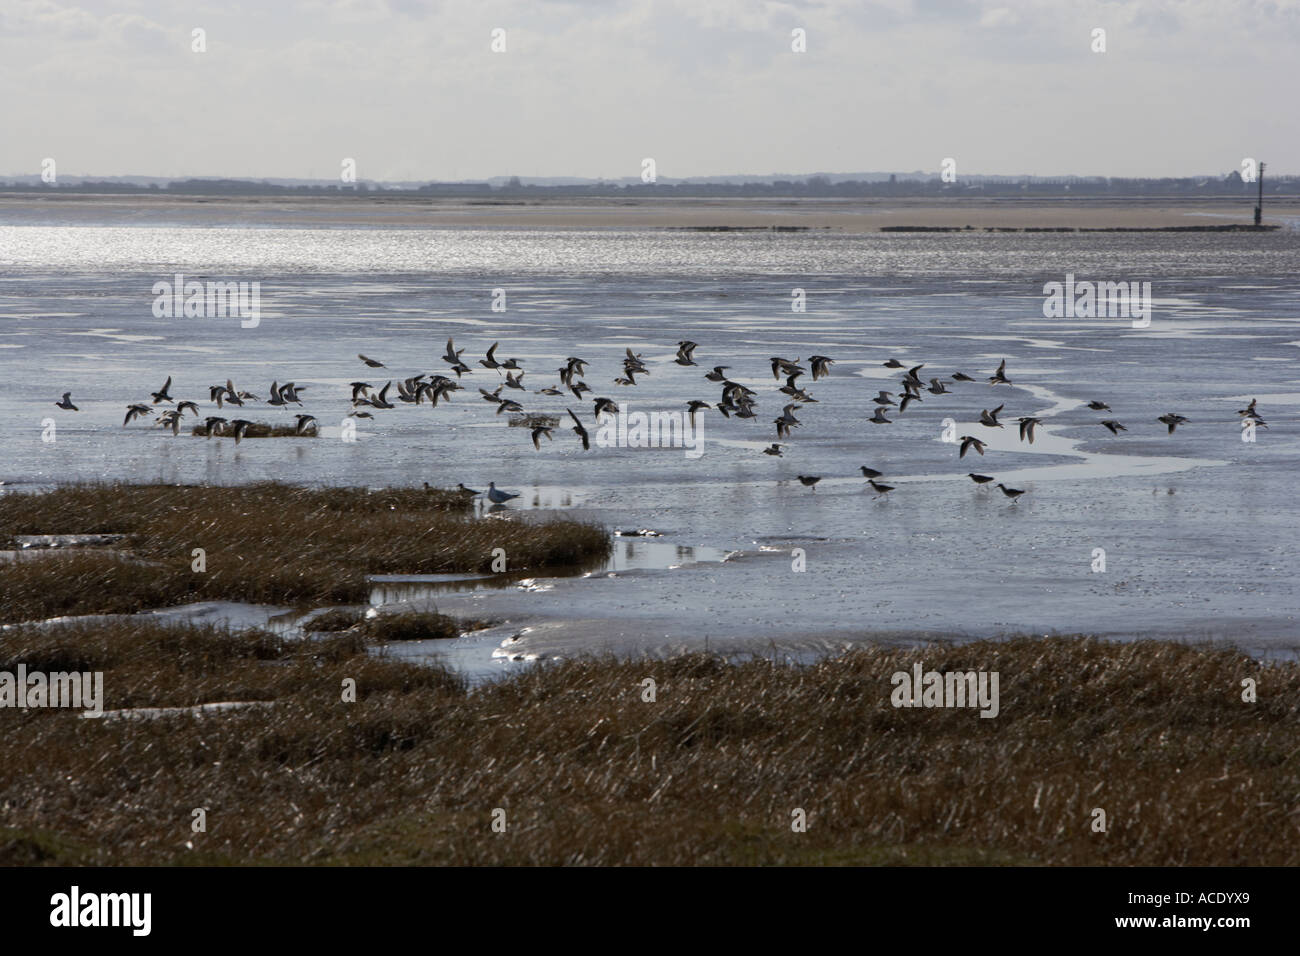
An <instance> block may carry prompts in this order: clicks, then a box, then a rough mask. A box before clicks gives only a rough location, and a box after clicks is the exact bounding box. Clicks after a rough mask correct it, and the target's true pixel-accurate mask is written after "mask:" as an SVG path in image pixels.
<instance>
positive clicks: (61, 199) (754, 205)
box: [0, 192, 1300, 233]
mask: <svg viewBox="0 0 1300 956" xmlns="http://www.w3.org/2000/svg"><path fill="white" fill-rule="evenodd" d="M1252 213H1253V206H1252V205H1250V204H1248V203H1243V202H1242V200H1241V199H1239V198H1222V199H1198V200H1195V201H1191V202H1178V201H1171V200H1169V199H1163V198H1147V199H1137V198H1135V199H1126V200H1114V199H1087V198H1078V199H1042V198H1033V199H1018V198H984V199H977V198H963V199H924V198H900V199H878V198H869V199H798V198H784V199H726V198H723V199H708V198H695V199H680V198H679V199H671V198H665V199H658V198H648V199H647V198H629V199H617V200H615V199H604V198H591V199H571V198H567V199H528V200H523V199H521V200H518V201H504V200H474V199H462V198H446V197H442V198H429V197H423V198H417V197H402V198H397V197H394V196H391V195H389V196H382V197H381V196H374V197H347V198H328V199H325V198H320V197H301V196H168V195H148V194H143V195H142V194H132V195H109V194H102V195H94V194H63V195H48V196H33V195H32V194H30V193H15V192H9V193H3V192H0V225H4V226H22V225H29V226H77V225H85V226H118V225H122V226H127V225H141V224H149V225H176V226H196V227H214V226H216V227H227V228H240V227H253V228H259V227H260V228H265V227H268V226H270V227H278V228H288V229H293V228H322V227H324V228H381V229H537V230H554V231H591V230H597V231H599V230H621V231H633V230H678V231H693V232H733V231H735V232H742V231H743V232H762V231H768V232H774V233H775V232H808V231H814V230H816V231H824V232H830V233H873V232H963V231H972V232H973V231H976V230H980V231H1021V232H1061V231H1076V232H1124V231H1142V232H1146V231H1161V232H1164V231H1187V232H1242V231H1245V232H1253V231H1256V230H1255V228H1254V227H1253V226H1252V225H1251V217H1252ZM1206 219H1210V220H1218V222H1211V223H1207V222H1206V221H1205V220H1206ZM1288 219H1289V220H1293V221H1294V220H1300V198H1292V197H1285V198H1277V199H1269V200H1266V205H1265V214H1264V223H1265V227H1277V226H1279V225H1280V224H1281V223H1283V222H1284V221H1286V220H1288Z"/></svg>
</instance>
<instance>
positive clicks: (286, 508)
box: [0, 483, 609, 621]
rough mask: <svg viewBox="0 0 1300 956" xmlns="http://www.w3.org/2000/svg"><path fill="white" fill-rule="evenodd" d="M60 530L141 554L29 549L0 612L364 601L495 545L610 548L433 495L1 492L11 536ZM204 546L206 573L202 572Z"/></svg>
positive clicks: (584, 530) (176, 489) (512, 549)
mask: <svg viewBox="0 0 1300 956" xmlns="http://www.w3.org/2000/svg"><path fill="white" fill-rule="evenodd" d="M62 533H123V534H126V535H127V536H128V538H127V548H128V550H129V552H130V556H129V558H126V557H123V556H122V555H119V554H114V553H111V552H102V551H101V552H88V551H87V552H69V553H67V554H59V555H48V554H47V555H40V556H26V555H20V556H19V558H18V559H17V560H15V561H13V562H9V563H7V564H4V565H0V595H3V601H2V603H0V620H6V621H16V620H30V619H35V618H43V617H49V616H52V615H56V614H89V613H100V612H107V611H118V610H135V609H138V608H140V607H151V606H161V605H168V604H179V603H184V602H187V601H195V600H219V599H224V600H242V601H252V602H258V603H269V604H290V605H302V604H309V603H318V604H319V603H331V604H348V603H358V602H361V601H364V600H366V599H367V597H368V596H369V586H368V585H367V583H366V576H367V575H369V574H434V573H441V572H482V571H490V570H491V565H492V560H493V549H494V548H504V549H505V551H506V554H507V556H508V559H509V562H510V567H511V568H512V569H515V570H525V569H530V568H538V569H540V568H545V567H555V566H563V565H569V564H574V563H579V562H582V561H585V560H592V559H596V558H600V557H603V556H604V555H606V554H607V553H608V550H609V538H608V536H607V535H606V533H605V531H604V529H602V528H600V527H599V526H596V525H593V524H588V523H584V522H578V521H570V520H565V519H553V520H549V521H526V520H492V521H483V520H476V519H474V518H473V517H472V515H471V514H470V506H469V504H468V503H467V502H466V500H465V499H464V498H463V497H462V496H461V495H459V494H458V493H455V492H448V491H441V490H436V489H435V490H431V491H424V490H414V489H388V490H383V491H376V492H368V491H366V490H365V489H358V488H331V489H310V488H299V487H294V486H291V485H284V484H278V483H264V484H254V485H242V486H238V487H185V486H174V485H98V486H96V485H75V486H68V487H64V488H59V489H57V490H54V491H50V492H47V493H43V494H9V495H5V496H3V497H0V540H5V539H11V538H12V536H14V535H21V534H62ZM196 548H201V549H203V550H204V552H205V560H206V571H204V572H195V571H193V570H192V569H191V568H192V562H193V560H194V555H193V551H194V549H196ZM133 559H134V560H133Z"/></svg>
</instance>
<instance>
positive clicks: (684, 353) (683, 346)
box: [674, 341, 699, 365]
mask: <svg viewBox="0 0 1300 956" xmlns="http://www.w3.org/2000/svg"><path fill="white" fill-rule="evenodd" d="M698 347H699V346H698V345H696V344H695V343H694V342H691V341H684V342H678V343H677V358H676V359H674V361H675V362H676V363H677V364H678V365H694V364H695V359H694V358H693V357H692V355H693V353H694V352H695V350H696V349H697V348H698Z"/></svg>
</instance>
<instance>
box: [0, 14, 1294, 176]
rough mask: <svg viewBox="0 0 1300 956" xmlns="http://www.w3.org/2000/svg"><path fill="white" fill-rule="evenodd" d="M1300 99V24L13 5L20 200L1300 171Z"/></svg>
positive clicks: (8, 152)
mask: <svg viewBox="0 0 1300 956" xmlns="http://www.w3.org/2000/svg"><path fill="white" fill-rule="evenodd" d="M796 29H798V30H802V31H804V35H805V37H806V51H805V52H795V51H794V50H793V49H792V45H793V44H794V42H795V40H794V38H793V35H792V31H794V30H796ZM1097 29H1101V30H1104V31H1105V51H1104V52H1096V51H1095V50H1094V47H1095V46H1096V45H1097V41H1096V39H1095V37H1094V31H1095V30H1097ZM195 30H201V31H203V34H202V36H203V40H204V45H205V50H204V51H203V52H198V51H196V50H195V49H194V46H195V39H194V37H195V33H194V31H195ZM496 30H501V31H504V34H503V35H502V34H497V37H498V40H497V45H498V46H500V45H501V38H502V37H503V39H504V50H503V51H500V52H497V51H494V50H493V49H492V46H493V31H496ZM1298 90H1300V0H1142V2H1129V0H1114V2H1095V0H1020V2H1017V0H990V2H981V0H879V2H876V0H822V2H802V0H789V2H763V0H604V2H598V0H527V2H520V0H511V2H506V0H473V2H471V0H446V2H439V0H427V2H425V0H222V2H219V3H184V2H180V0H123V2H116V3H104V2H97V0H81V2H75V0H66V2H65V0H0V175H23V174H39V173H40V172H41V168H42V162H43V161H44V160H46V159H53V160H54V161H55V164H56V166H55V168H56V170H57V173H58V174H59V175H63V176H68V175H72V176H84V175H95V176H113V175H151V176H169V177H184V176H230V177H253V178H259V177H268V178H270V177H283V178H290V177H292V178H317V179H337V178H339V176H340V173H341V171H342V168H343V162H344V160H346V159H351V160H353V161H354V162H355V168H356V175H357V177H358V178H360V179H370V180H386V181H395V180H457V179H483V178H487V177H489V176H508V175H518V176H583V177H606V178H620V177H626V176H638V175H640V173H641V169H642V162H643V160H645V159H647V158H650V159H653V160H654V163H655V169H656V172H657V174H658V176H660V177H669V178H674V177H687V176H708V175H725V174H769V173H787V174H793V175H800V174H810V173H816V172H860V171H912V170H924V171H933V172H936V173H937V172H938V171H939V170H940V167H941V164H942V163H943V161H944V160H945V159H952V160H954V163H955V171H956V173H957V175H958V177H960V176H961V175H962V174H963V173H966V174H1004V175H1017V174H1033V175H1043V176H1052V175H1067V174H1078V175H1107V176H1194V175H1203V174H1212V173H1217V174H1226V173H1228V172H1229V171H1231V170H1233V169H1240V168H1241V163H1242V160H1243V159H1245V158H1247V157H1250V158H1255V159H1264V160H1266V161H1268V162H1269V165H1270V168H1271V169H1273V170H1274V171H1275V172H1277V173H1297V172H1300V160H1297V157H1298V156H1300V124H1298V123H1297V122H1296V121H1295V120H1296V115H1297V114H1296V108H1295V94H1296V92H1297V91H1298Z"/></svg>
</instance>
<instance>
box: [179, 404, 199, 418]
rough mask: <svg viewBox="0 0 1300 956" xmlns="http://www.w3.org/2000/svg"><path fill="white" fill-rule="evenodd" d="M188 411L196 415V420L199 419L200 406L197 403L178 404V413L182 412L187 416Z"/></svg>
mask: <svg viewBox="0 0 1300 956" xmlns="http://www.w3.org/2000/svg"><path fill="white" fill-rule="evenodd" d="M187 409H188V410H189V411H191V412H193V413H194V417H195V418H198V417H199V406H198V403H197V402H177V403H176V411H178V412H180V413H181V414H182V415H183V414H185V411H186V410H187Z"/></svg>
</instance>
